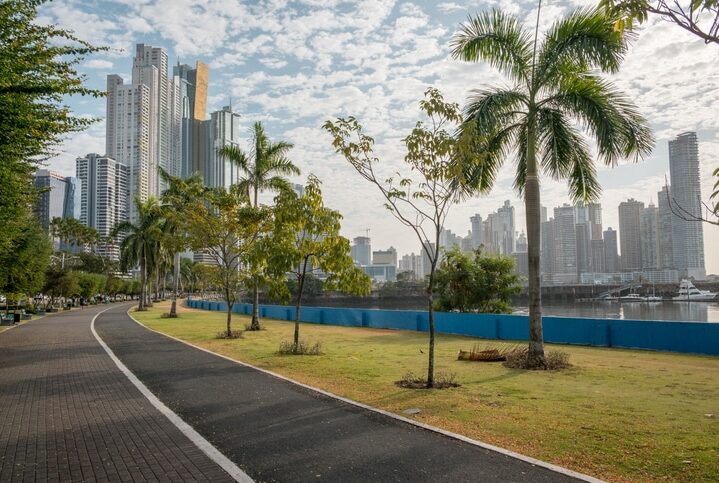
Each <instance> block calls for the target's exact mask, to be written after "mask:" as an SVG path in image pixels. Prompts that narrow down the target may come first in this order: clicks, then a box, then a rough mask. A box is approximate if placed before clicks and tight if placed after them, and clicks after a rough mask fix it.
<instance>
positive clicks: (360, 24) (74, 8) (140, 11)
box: [42, 0, 719, 272]
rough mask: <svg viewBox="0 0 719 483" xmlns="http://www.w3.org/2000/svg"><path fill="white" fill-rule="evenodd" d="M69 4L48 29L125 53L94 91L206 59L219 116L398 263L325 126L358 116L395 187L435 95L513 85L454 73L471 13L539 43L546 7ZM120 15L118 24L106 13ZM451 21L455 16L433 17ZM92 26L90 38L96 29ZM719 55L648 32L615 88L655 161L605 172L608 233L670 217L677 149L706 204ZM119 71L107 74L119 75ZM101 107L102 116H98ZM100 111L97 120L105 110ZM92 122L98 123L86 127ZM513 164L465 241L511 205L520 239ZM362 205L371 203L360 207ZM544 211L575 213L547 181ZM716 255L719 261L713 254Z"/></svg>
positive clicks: (70, 162)
mask: <svg viewBox="0 0 719 483" xmlns="http://www.w3.org/2000/svg"><path fill="white" fill-rule="evenodd" d="M595 3H596V2H595V1H594V0H565V1H561V0H560V1H559V2H552V3H550V4H546V5H543V7H542V17H541V21H540V28H541V29H542V30H545V29H546V28H548V27H549V26H550V25H551V24H552V23H553V22H554V21H555V20H556V19H557V18H558V17H559V16H560V15H561V14H562V13H563V12H566V11H568V10H569V9H571V8H575V7H577V6H587V5H594V4H595ZM102 5H103V8H102V9H100V8H97V2H81V1H79V0H66V1H63V2H50V3H49V4H47V5H46V6H43V8H42V16H43V19H48V21H50V20H52V21H56V22H59V23H60V24H62V25H63V26H65V27H69V28H72V29H75V30H76V31H77V32H78V33H80V34H82V36H83V38H86V39H87V40H91V41H93V42H95V43H98V44H100V45H109V46H111V47H112V48H113V50H112V51H111V52H109V53H107V54H103V59H97V58H89V59H88V60H87V61H86V62H85V64H83V66H81V67H82V68H83V69H85V71H86V73H87V75H88V76H89V79H90V80H91V81H92V82H95V83H96V84H99V85H104V78H103V75H104V73H105V72H104V71H107V70H108V69H111V68H112V69H115V70H116V71H117V72H118V73H120V74H122V75H123V76H124V77H125V78H126V79H128V78H129V72H130V58H131V54H132V52H133V51H134V48H133V44H134V43H136V42H145V43H149V44H152V45H162V46H165V47H167V48H168V50H169V51H170V54H171V55H170V58H171V63H174V60H175V59H176V57H177V56H180V57H181V59H182V61H183V62H187V63H194V59H195V58H199V59H200V60H203V61H205V62H207V63H208V64H209V65H210V67H211V70H210V98H209V100H210V105H211V107H220V106H221V105H223V104H226V103H227V101H228V100H229V96H230V95H231V96H232V99H233V107H235V108H236V110H238V111H239V112H240V114H241V115H242V120H243V122H245V123H247V125H248V126H249V124H250V123H251V122H253V121H255V120H262V121H263V122H265V123H266V127H267V129H268V132H269V133H270V135H271V136H272V137H273V138H275V139H287V140H290V141H292V142H294V143H295V148H294V150H293V153H292V157H293V159H295V160H296V161H297V163H298V164H299V165H300V166H301V167H302V169H303V177H304V176H305V175H306V174H308V173H310V172H314V173H316V174H317V175H319V176H320V177H321V178H322V179H323V181H324V185H323V190H324V192H325V195H326V197H327V201H328V204H329V205H330V206H333V207H335V208H337V209H339V210H340V211H342V213H343V214H344V215H345V219H344V222H343V227H344V230H343V231H344V233H345V234H346V235H348V236H357V235H360V234H362V233H363V230H364V229H365V228H367V227H369V228H371V229H372V231H371V236H372V239H373V244H374V245H375V246H377V247H387V246H389V245H394V246H395V247H397V248H398V250H399V251H400V253H403V252H409V251H415V252H417V250H418V248H419V247H418V243H416V242H415V241H414V240H413V238H412V237H411V234H410V233H408V232H406V231H405V229H404V228H403V227H401V226H399V225H398V224H397V223H395V222H394V221H393V220H392V218H391V216H390V215H389V213H388V212H386V210H384V208H383V207H382V200H381V199H380V197H379V195H378V194H377V193H376V192H375V190H373V189H372V186H370V185H368V184H366V183H363V182H362V180H361V179H360V178H359V177H358V176H357V175H356V174H355V173H354V172H353V171H352V168H351V167H350V166H349V165H347V164H346V163H345V162H344V161H343V160H342V159H341V158H340V157H339V156H337V155H335V154H334V151H333V149H332V148H331V146H330V144H329V139H328V138H327V135H326V134H325V133H324V132H323V131H322V129H321V128H320V126H321V125H322V123H323V121H324V120H326V119H328V118H333V117H336V116H346V115H350V114H351V115H355V116H357V117H358V118H359V119H360V120H361V122H362V123H363V124H364V126H365V128H366V130H367V132H368V133H369V134H371V135H373V136H375V138H376V140H377V146H376V148H377V152H378V154H379V155H380V156H381V157H382V159H383V167H382V169H383V170H386V171H387V172H388V173H389V172H392V171H396V170H404V168H403V165H402V158H403V155H404V151H403V146H402V144H401V139H402V137H403V136H405V135H406V134H407V133H408V132H409V130H410V129H411V127H412V125H413V124H414V122H415V121H416V119H417V116H418V114H419V110H418V107H417V103H418V101H419V99H420V98H421V96H422V93H423V92H424V90H425V89H426V88H427V87H428V86H429V85H433V86H436V87H438V88H440V89H441V90H442V91H443V93H444V94H445V97H446V98H447V99H449V100H453V101H457V102H460V103H463V102H464V101H465V100H466V98H467V95H468V93H469V90H470V89H472V88H477V87H487V86H497V85H503V84H504V83H505V82H506V81H505V79H504V78H503V77H502V76H501V75H500V74H498V73H497V72H496V70H494V69H492V68H491V67H489V66H488V65H487V64H484V63H477V64H472V63H465V62H459V61H455V60H453V59H451V58H450V57H449V48H448V43H449V40H450V38H451V36H452V34H453V33H454V32H455V31H457V29H458V27H459V25H458V24H456V23H455V20H449V19H453V18H456V17H457V15H456V13H457V12H461V11H466V12H467V13H469V14H474V13H476V12H478V11H481V10H484V9H487V8H492V7H497V8H501V9H503V10H504V11H506V12H509V13H516V14H517V15H518V16H519V17H520V19H521V20H522V21H523V22H525V25H526V28H527V29H528V30H530V31H531V28H532V26H533V24H534V21H535V15H536V2H535V1H532V0H519V1H517V0H481V1H480V0H466V1H459V0H457V1H456V2H451V1H445V2H442V3H439V4H434V3H432V2H429V1H427V0H423V1H421V0H415V1H414V2H407V1H401V2H398V1H395V0H368V1H364V2H350V1H344V0H303V1H299V2H289V1H284V0H262V1H258V2H241V1H239V0H197V1H190V0H154V1H151V0H123V1H122V2H102ZM105 6H107V8H105ZM437 11H439V12H442V15H437V14H432V15H430V14H429V13H431V12H437ZM88 26H92V28H88ZM716 55H717V48H716V47H713V46H705V45H704V44H703V43H702V42H701V41H698V40H695V39H694V38H693V37H692V36H691V35H689V34H687V33H685V32H683V31H682V30H681V29H679V28H677V27H675V26H673V25H671V24H669V23H667V22H662V21H658V20H653V21H650V22H648V23H647V24H645V25H644V26H642V29H641V34H640V35H639V37H638V39H637V40H636V42H635V43H634V45H633V47H632V48H631V50H630V52H629V54H628V55H627V58H626V61H625V63H624V66H623V68H622V70H621V72H620V73H619V74H618V75H616V76H614V77H613V79H612V80H614V81H615V82H616V84H617V86H618V87H619V88H620V89H622V90H624V91H625V92H626V93H627V94H628V95H629V96H630V97H631V98H632V99H633V100H634V101H635V102H636V103H637V105H638V106H639V108H640V110H641V111H642V113H643V114H644V115H645V116H646V117H647V118H648V119H649V120H650V121H651V124H652V128H653V129H654V132H655V135H656V137H657V148H656V149H655V152H654V153H653V154H652V156H650V157H649V159H647V160H645V162H643V163H641V164H639V165H625V164H622V165H620V166H619V167H617V168H612V169H609V168H604V167H601V168H600V169H599V175H600V179H601V181H602V183H603V184H604V186H605V190H604V194H603V197H602V202H603V204H604V220H605V223H604V224H605V226H609V225H611V226H614V227H615V228H616V225H617V223H616V218H617V215H616V211H617V208H616V206H617V204H618V203H619V202H620V201H622V200H624V199H626V198H628V197H635V198H637V199H640V200H642V201H644V202H645V203H648V202H649V200H650V198H651V197H654V199H655V202H656V192H657V191H659V189H660V187H661V185H662V183H663V176H664V173H665V172H666V171H667V169H668V161H667V156H668V155H667V150H666V143H667V140H668V139H670V138H671V137H673V136H675V135H676V134H678V133H680V132H683V131H686V130H697V131H698V132H699V134H700V135H699V138H700V154H701V162H702V169H703V173H704V177H703V181H704V186H703V187H704V192H705V195H708V191H707V190H708V188H709V178H708V177H707V176H706V174H707V173H708V171H709V169H710V168H711V167H712V166H716V165H717V164H719V161H718V160H719V117H717V116H716V113H717V112H719V77H718V76H717V75H716V72H715V70H716ZM105 57H107V59H105ZM73 102H74V104H73V107H74V108H75V109H76V110H78V112H89V113H93V114H97V113H98V112H102V111H103V110H104V107H103V106H104V102H103V101H102V100H99V101H97V100H82V101H80V100H78V101H73ZM92 103H94V104H92ZM93 106H94V107H93ZM82 110H85V111H82ZM103 135H104V131H103V129H100V127H99V126H95V127H93V128H92V129H91V130H90V131H88V132H87V133H82V134H78V135H75V136H73V137H72V138H70V139H69V140H68V142H67V143H65V149H66V154H64V155H63V156H61V157H60V158H58V160H57V161H54V162H53V164H54V165H55V164H57V165H58V166H59V167H60V168H61V169H62V170H64V171H66V172H69V173H72V172H74V158H75V157H76V156H77V155H82V154H85V153H86V152H88V151H94V150H98V151H102V150H104V141H103ZM513 177H514V173H513V166H512V163H511V160H508V162H507V165H506V166H505V167H504V168H503V169H502V170H501V171H500V173H499V177H498V183H497V186H496V188H495V189H494V190H493V191H492V193H491V194H490V195H488V196H484V197H482V198H477V199H472V200H468V201H467V202H465V203H463V204H462V205H460V206H457V207H456V208H455V209H454V213H453V215H451V217H450V220H449V223H448V225H449V228H451V229H452V230H453V231H455V232H456V233H460V234H465V233H466V231H467V229H468V227H469V220H468V218H469V216H471V215H473V214H474V213H477V212H479V213H480V214H482V215H483V216H485V215H486V214H487V213H488V212H490V211H494V210H495V209H496V208H497V207H499V206H500V205H501V204H502V202H503V201H504V200H505V199H510V200H512V202H513V204H514V205H515V206H516V207H517V227H518V230H520V231H521V230H522V226H523V223H524V210H523V208H522V204H521V203H520V201H519V199H518V198H517V196H516V193H514V191H513V189H512V186H511V185H512V179H513ZM358 199H361V200H362V203H357V200H358ZM542 200H543V204H544V205H545V206H547V207H548V208H549V209H550V212H551V210H552V208H553V207H554V206H558V205H561V204H562V203H563V202H565V201H567V187H566V184H565V183H559V182H554V181H551V180H543V182H542ZM717 232H719V229H716V227H707V228H706V229H705V233H706V241H707V247H710V246H716V245H717V244H719V234H718V233H717ZM714 252H716V251H714ZM714 252H712V253H710V251H709V250H707V260H708V267H709V269H710V270H711V271H714V272H719V252H717V253H714Z"/></svg>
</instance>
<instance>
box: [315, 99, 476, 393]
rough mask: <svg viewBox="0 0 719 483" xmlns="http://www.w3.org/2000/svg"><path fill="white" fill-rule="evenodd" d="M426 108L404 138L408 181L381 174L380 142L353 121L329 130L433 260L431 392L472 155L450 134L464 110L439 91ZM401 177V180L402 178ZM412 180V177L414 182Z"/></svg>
mask: <svg viewBox="0 0 719 483" xmlns="http://www.w3.org/2000/svg"><path fill="white" fill-rule="evenodd" d="M420 108H421V109H422V111H423V112H424V113H425V114H426V115H427V117H428V118H429V121H428V122H427V123H426V124H425V123H423V122H418V123H417V125H416V126H415V128H414V129H413V130H412V132H411V133H410V134H409V136H407V137H406V138H405V139H404V143H405V145H406V147H407V155H406V156H405V164H406V166H407V168H406V172H407V173H409V175H408V177H406V178H399V179H397V178H389V179H385V177H384V176H383V175H381V174H379V173H378V172H377V169H378V165H379V159H378V158H377V157H375V155H374V153H373V145H374V140H373V139H372V138H371V137H369V136H367V135H365V134H364V133H363V132H362V126H361V125H360V124H359V122H357V120H356V119H355V118H353V117H350V118H349V119H338V120H336V121H334V122H333V121H327V122H326V123H325V125H324V127H325V129H326V130H327V131H328V132H329V133H330V134H331V135H332V139H333V142H332V145H333V146H334V147H335V149H336V151H337V152H338V153H340V154H341V155H342V156H344V157H345V159H346V160H347V161H348V162H349V163H350V164H351V165H352V166H353V167H354V168H355V169H356V170H357V172H358V173H359V174H360V176H362V177H363V178H364V179H366V180H367V181H369V182H370V183H372V184H374V185H375V186H377V188H378V189H379V190H380V193H382V196H384V198H385V200H386V203H385V207H386V208H387V209H388V210H389V211H390V213H392V215H393V216H394V217H395V218H396V219H397V220H398V221H399V222H400V223H402V224H403V225H404V226H406V227H408V228H410V229H411V230H412V231H413V232H414V234H415V235H416V236H417V239H418V240H419V242H420V243H421V244H422V249H423V250H424V254H425V255H426V256H427V259H428V260H429V267H427V269H428V272H429V276H428V277H427V285H426V287H427V288H426V295H427V311H428V319H429V350H428V352H429V354H428V365H427V387H430V388H431V387H433V386H434V346H435V325H434V289H435V270H436V268H437V264H438V263H439V259H440V252H439V234H440V232H441V231H442V227H443V226H444V224H445V221H446V219H447V215H448V214H449V210H450V207H451V206H452V205H453V204H455V203H458V202H459V201H460V199H461V196H462V193H463V188H462V186H461V185H460V183H458V182H457V181H456V180H457V162H456V160H457V156H459V153H460V152H461V153H463V155H464V156H470V155H471V151H470V149H469V148H470V146H467V145H466V144H467V143H466V142H465V141H466V139H467V138H464V139H459V138H456V137H455V136H453V135H452V134H450V132H449V131H448V129H450V130H453V129H455V128H456V126H457V125H458V124H460V123H461V122H462V114H461V111H460V109H459V106H458V105H457V104H454V103H448V102H445V100H444V98H443V97H442V95H441V94H440V92H439V91H438V90H437V89H428V90H427V92H426V93H425V99H424V100H422V101H421V102H420ZM398 176H400V175H399V174H398ZM409 176H411V177H409Z"/></svg>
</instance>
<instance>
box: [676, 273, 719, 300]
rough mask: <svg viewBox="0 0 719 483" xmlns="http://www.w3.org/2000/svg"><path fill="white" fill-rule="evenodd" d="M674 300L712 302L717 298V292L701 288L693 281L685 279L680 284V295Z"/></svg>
mask: <svg viewBox="0 0 719 483" xmlns="http://www.w3.org/2000/svg"><path fill="white" fill-rule="evenodd" d="M673 300H675V301H677V302H711V301H713V300H717V293H716V292H710V291H709V290H699V289H698V288H696V287H695V286H694V284H693V283H691V281H689V280H686V279H685V280H682V281H681V283H680V284H679V295H677V296H676V297H674V299H673Z"/></svg>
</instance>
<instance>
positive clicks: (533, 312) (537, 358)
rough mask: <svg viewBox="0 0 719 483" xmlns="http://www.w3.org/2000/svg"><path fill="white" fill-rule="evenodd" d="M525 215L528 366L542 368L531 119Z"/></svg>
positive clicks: (538, 234) (536, 190) (537, 207)
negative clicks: (527, 270) (527, 276)
mask: <svg viewBox="0 0 719 483" xmlns="http://www.w3.org/2000/svg"><path fill="white" fill-rule="evenodd" d="M524 204H525V211H526V214H527V258H528V264H529V280H528V281H529V354H528V357H527V363H528V366H529V367H541V366H544V335H543V331H542V285H541V275H540V260H539V246H540V242H541V232H540V228H541V225H540V221H541V207H540V199H539V178H538V176H537V153H536V134H535V130H534V122H533V117H532V116H530V121H529V127H528V129H527V180H526V184H525V188H524Z"/></svg>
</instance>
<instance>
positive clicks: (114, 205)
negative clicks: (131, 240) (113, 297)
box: [75, 153, 128, 260]
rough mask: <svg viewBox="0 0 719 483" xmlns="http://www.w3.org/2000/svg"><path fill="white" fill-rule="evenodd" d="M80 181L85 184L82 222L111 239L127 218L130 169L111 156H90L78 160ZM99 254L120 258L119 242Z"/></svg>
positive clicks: (101, 247)
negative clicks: (117, 227) (115, 229)
mask: <svg viewBox="0 0 719 483" xmlns="http://www.w3.org/2000/svg"><path fill="white" fill-rule="evenodd" d="M75 169H76V175H77V179H78V180H79V181H80V184H81V195H80V222H81V223H82V224H84V225H86V226H89V227H91V228H94V229H95V230H97V232H98V233H99V235H100V237H102V238H105V239H108V238H109V235H110V232H111V231H112V229H113V228H114V227H115V226H116V225H117V224H118V223H120V222H121V221H125V220H126V219H127V204H128V196H127V193H128V187H127V180H128V168H127V166H125V165H124V164H123V163H120V162H118V161H116V160H114V159H112V158H110V157H107V156H100V155H99V154H94V153H90V154H87V155H86V156H85V157H82V158H77V160H76V164H75ZM95 250H96V253H98V254H99V255H102V256H106V257H108V258H111V259H113V260H117V259H118V258H119V254H120V253H119V240H118V239H116V240H110V241H108V242H107V243H102V244H100V245H98V246H97V247H96V249H95Z"/></svg>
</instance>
